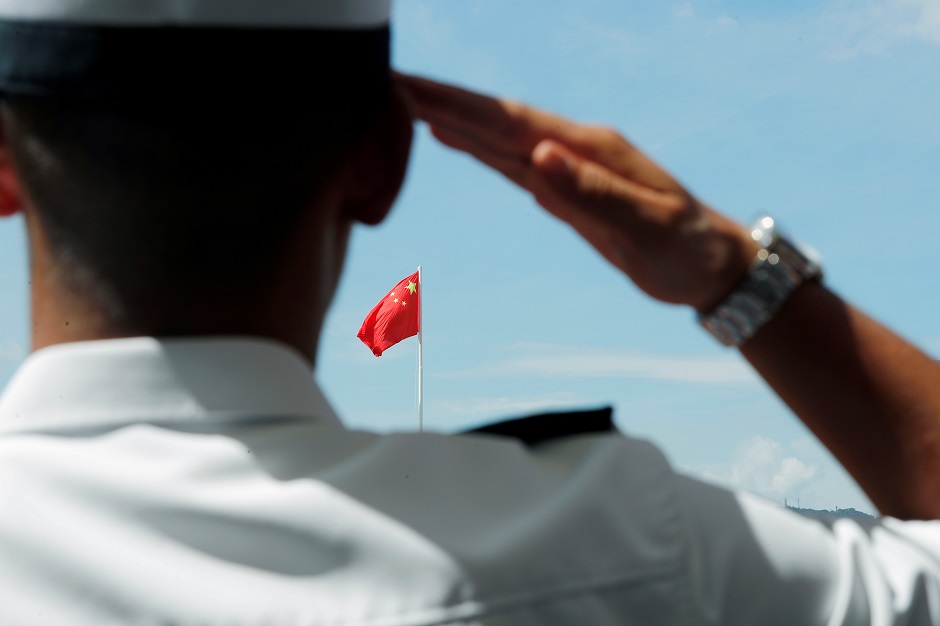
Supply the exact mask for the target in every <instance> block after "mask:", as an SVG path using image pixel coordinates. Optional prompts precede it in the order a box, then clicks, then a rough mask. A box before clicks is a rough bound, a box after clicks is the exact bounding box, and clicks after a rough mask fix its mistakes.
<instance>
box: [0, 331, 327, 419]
mask: <svg viewBox="0 0 940 626" xmlns="http://www.w3.org/2000/svg"><path fill="white" fill-rule="evenodd" d="M270 418H280V419H296V418H315V419H317V420H319V421H323V422H328V423H334V424H339V423H340V422H339V418H337V416H336V414H335V413H334V412H333V409H332V408H331V407H330V405H329V403H328V402H327V400H326V398H325V397H324V396H323V394H322V392H321V391H320V389H319V387H318V386H317V384H316V382H314V380H313V376H312V371H311V368H310V365H309V364H308V363H307V362H306V361H305V360H304V359H303V358H302V357H301V355H300V354H299V353H298V352H296V351H294V350H293V349H291V348H289V347H287V346H286V345H283V344H280V343H276V342H274V341H270V340H267V339H259V338H215V337H213V338H174V339H156V338H153V337H136V338H132V339H109V340H104V341H87V342H77V343H67V344H59V345H55V346H50V347H48V348H43V349H41V350H38V351H36V352H34V353H33V354H32V355H30V356H29V357H28V358H27V359H26V361H25V362H24V363H23V364H22V365H21V366H20V367H19V369H18V370H17V371H16V373H15V374H14V376H13V378H12V379H11V381H10V383H9V384H8V385H7V387H6V389H5V390H4V391H3V394H2V396H0V434H4V433H11V432H46V431H53V430H55V431H60V430H86V429H89V428H92V429H107V428H113V427H116V426H121V425H126V424H129V423H135V422H151V423H157V422H158V423H171V424H179V425H185V424H189V425H192V426H193V427H197V428H198V427H199V425H200V424H206V425H207V424H211V423H218V422H231V421H250V420H258V419H270Z"/></svg>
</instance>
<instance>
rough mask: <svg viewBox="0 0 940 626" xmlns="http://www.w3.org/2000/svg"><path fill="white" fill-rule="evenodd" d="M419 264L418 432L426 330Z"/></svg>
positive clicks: (421, 414)
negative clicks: (423, 336)
mask: <svg viewBox="0 0 940 626" xmlns="http://www.w3.org/2000/svg"><path fill="white" fill-rule="evenodd" d="M422 278H423V277H422V275H421V266H420V265H419V266H418V432H422V431H423V430H424V349H423V346H422V344H421V334H422V332H423V331H424V315H423V311H422V309H423V307H424V280H422Z"/></svg>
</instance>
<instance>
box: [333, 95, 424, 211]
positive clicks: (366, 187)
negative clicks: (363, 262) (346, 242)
mask: <svg viewBox="0 0 940 626" xmlns="http://www.w3.org/2000/svg"><path fill="white" fill-rule="evenodd" d="M389 98H390V103H389V106H388V107H386V110H385V111H384V112H383V113H382V114H381V115H380V116H379V118H378V119H376V120H375V122H374V124H373V125H372V127H371V128H370V130H369V131H368V132H366V133H365V134H364V136H363V138H362V140H361V141H360V142H359V144H357V146H356V147H355V148H354V149H353V150H352V151H351V154H350V156H349V160H348V167H347V175H348V177H349V178H348V179H347V185H346V187H347V194H346V202H345V204H344V210H345V213H346V215H347V216H348V217H349V218H350V219H352V220H354V221H357V222H362V223H363V224H367V225H369V226H374V225H376V224H378V223H379V222H381V221H382V220H384V219H385V217H386V216H387V215H388V212H389V211H390V210H391V208H392V205H393V204H394V203H395V199H396V198H397V197H398V192H399V191H400V190H401V186H402V184H403V183H404V180H405V173H406V172H407V170H408V161H409V158H410V156H411V143H412V139H413V138H414V114H413V113H412V111H413V108H412V106H411V103H410V95H409V94H408V93H407V92H406V91H405V90H404V88H403V87H401V86H400V85H398V83H397V82H393V83H392V87H391V93H390V94H389Z"/></svg>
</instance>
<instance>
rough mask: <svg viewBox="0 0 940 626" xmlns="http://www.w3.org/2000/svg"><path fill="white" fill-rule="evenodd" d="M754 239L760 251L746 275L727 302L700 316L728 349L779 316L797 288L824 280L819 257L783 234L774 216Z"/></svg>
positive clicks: (759, 224)
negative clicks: (810, 281)
mask: <svg viewBox="0 0 940 626" xmlns="http://www.w3.org/2000/svg"><path fill="white" fill-rule="evenodd" d="M751 237H753V238H754V241H756V242H758V243H759V244H760V245H761V250H760V252H758V253H757V257H756V258H755V259H754V262H753V263H751V267H750V268H748V271H747V275H745V277H744V278H743V279H742V280H741V282H740V283H739V284H738V286H737V287H735V289H734V291H732V292H731V295H729V296H728V297H727V298H725V300H724V302H722V303H721V304H719V305H718V306H717V307H715V308H714V309H712V311H710V312H709V313H705V314H702V315H699V317H698V321H699V324H701V325H702V326H704V327H705V329H706V330H707V331H708V332H710V333H711V334H712V335H714V336H715V338H716V339H718V341H720V342H721V343H723V344H725V345H726V346H740V345H742V344H743V343H744V342H746V341H747V340H748V339H750V338H751V337H753V336H754V334H755V333H757V331H758V330H760V328H761V327H762V326H763V325H764V324H766V323H767V322H768V321H770V320H771V319H772V318H773V316H774V315H776V314H777V311H779V310H780V307H782V306H783V303H784V302H786V301H787V298H789V297H790V294H791V293H793V290H794V289H796V288H797V287H799V286H800V285H802V284H803V283H804V282H806V281H808V280H819V279H821V278H822V267H821V266H820V258H819V254H818V253H817V252H816V251H815V250H813V249H812V248H809V247H808V246H804V245H798V244H795V243H793V242H792V241H790V240H788V239H787V238H785V237H784V236H783V235H781V234H780V231H779V230H777V227H776V224H775V223H774V220H773V218H772V217H766V216H765V217H762V218H760V219H759V220H758V221H757V223H756V224H755V225H754V227H753V228H752V229H751Z"/></svg>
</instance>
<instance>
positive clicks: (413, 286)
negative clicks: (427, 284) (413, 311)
mask: <svg viewBox="0 0 940 626" xmlns="http://www.w3.org/2000/svg"><path fill="white" fill-rule="evenodd" d="M405 289H407V290H408V291H410V292H411V293H414V292H416V291H417V290H418V285H416V284H414V283H413V282H411V281H410V280H409V281H408V286H407V287H405Z"/></svg>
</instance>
